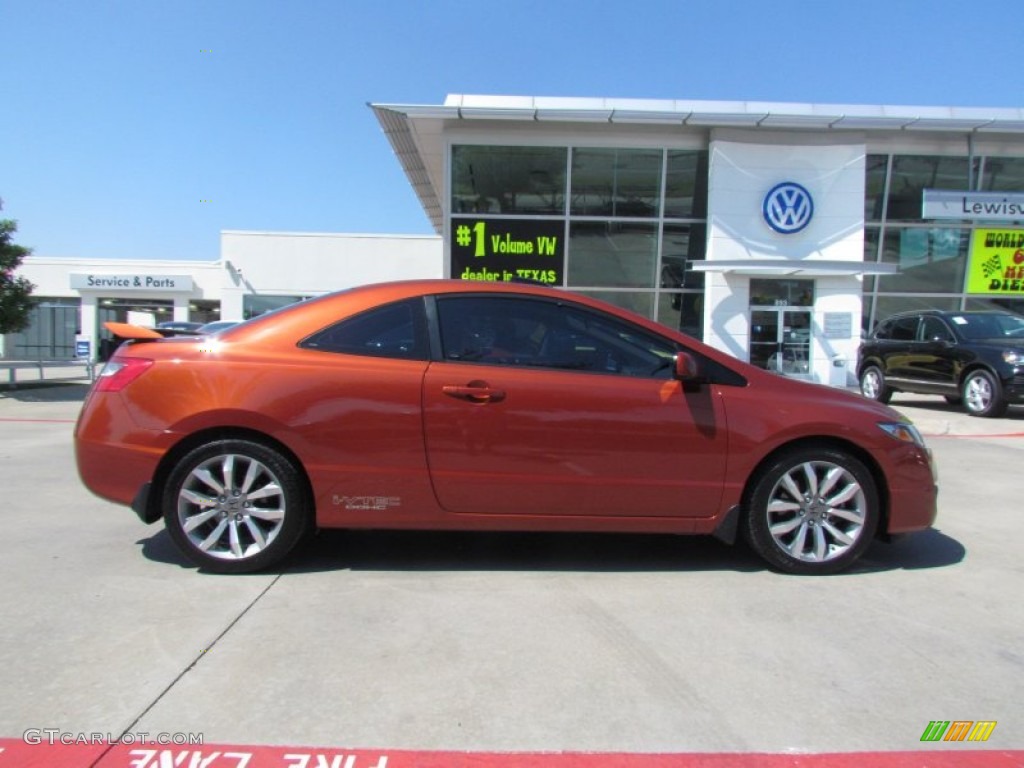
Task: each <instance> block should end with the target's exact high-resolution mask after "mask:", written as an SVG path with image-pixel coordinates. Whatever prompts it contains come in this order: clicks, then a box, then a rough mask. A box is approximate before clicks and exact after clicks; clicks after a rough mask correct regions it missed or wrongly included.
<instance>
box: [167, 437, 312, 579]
mask: <svg viewBox="0 0 1024 768" xmlns="http://www.w3.org/2000/svg"><path fill="white" fill-rule="evenodd" d="M305 497H306V494H305V492H304V490H303V484H302V483H301V482H300V479H299V473H298V471H297V470H296V468H295V467H294V466H293V464H292V462H291V461H290V460H288V459H287V458H285V457H284V456H282V455H281V454H280V453H279V452H277V451H275V450H273V449H272V448H269V447H267V446H265V445H263V444H261V443H256V442H253V441H250V440H218V441H215V442H212V443H208V444H206V445H203V446H201V447H199V448H196V449H195V450H193V451H191V452H190V453H188V454H187V455H186V456H185V457H184V458H183V459H181V461H179V462H178V464H177V465H176V466H175V468H174V469H173V471H172V472H171V474H170V477H169V478H168V481H167V485H166V486H165V488H164V495H163V511H164V522H165V524H166V526H167V530H168V532H169V533H170V535H171V538H173V539H174V541H175V543H176V544H177V545H178V547H180V548H181V550H182V552H184V553H185V555H186V556H187V557H188V558H189V559H190V560H192V561H193V562H194V563H196V564H197V565H199V566H200V567H202V568H204V569H206V570H209V571H213V572H215V573H248V572H250V571H257V570H260V569H263V568H266V567H268V566H270V565H273V564H274V563H277V562H278V561H280V560H281V559H282V558H283V557H284V556H285V555H287V554H288V552H289V551H291V549H292V548H293V547H294V546H295V545H296V544H297V543H298V541H299V539H301V538H302V536H303V534H304V533H305V531H306V530H307V528H308V526H309V519H310V514H309V509H308V504H307V503H306V500H305Z"/></svg>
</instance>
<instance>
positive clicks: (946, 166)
mask: <svg viewBox="0 0 1024 768" xmlns="http://www.w3.org/2000/svg"><path fill="white" fill-rule="evenodd" d="M976 162H977V161H976ZM968 184H969V178H968V173H967V158H966V157H943V156H933V155H895V156H894V157H893V159H892V178H891V181H890V183H889V206H888V210H887V211H886V218H888V219H898V220H902V221H920V220H921V199H922V191H923V190H925V189H967V188H968Z"/></svg>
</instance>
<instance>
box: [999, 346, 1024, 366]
mask: <svg viewBox="0 0 1024 768" xmlns="http://www.w3.org/2000/svg"><path fill="white" fill-rule="evenodd" d="M1003 360H1005V361H1006V362H1008V363H1009V364H1010V365H1020V364H1021V363H1024V353H1021V352H1018V351H1017V350H1016V349H1008V350H1006V351H1005V352H1003Z"/></svg>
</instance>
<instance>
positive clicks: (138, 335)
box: [103, 321, 163, 341]
mask: <svg viewBox="0 0 1024 768" xmlns="http://www.w3.org/2000/svg"><path fill="white" fill-rule="evenodd" d="M103 327H104V328H106V329H107V330H108V331H110V332H111V333H112V334H114V336H116V337H117V338H119V339H132V340H134V341H151V340H153V339H162V338H163V334H161V333H159V332H158V331H154V330H153V329H152V328H143V327H142V326H141V325H132V324H131V323H115V322H112V321H110V322H106V323H104V324H103Z"/></svg>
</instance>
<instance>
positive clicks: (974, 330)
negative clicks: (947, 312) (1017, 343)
mask: <svg viewBox="0 0 1024 768" xmlns="http://www.w3.org/2000/svg"><path fill="white" fill-rule="evenodd" d="M951 319H952V321H953V325H955V326H956V328H957V330H958V331H959V332H960V335H961V336H963V337H964V338H965V339H968V340H971V341H976V340H979V339H1022V338H1024V318H1022V317H1018V316H1017V315H1010V314H1005V315H1002V314H976V315H972V314H967V313H965V314H960V315H953V317H952V318H951Z"/></svg>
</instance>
